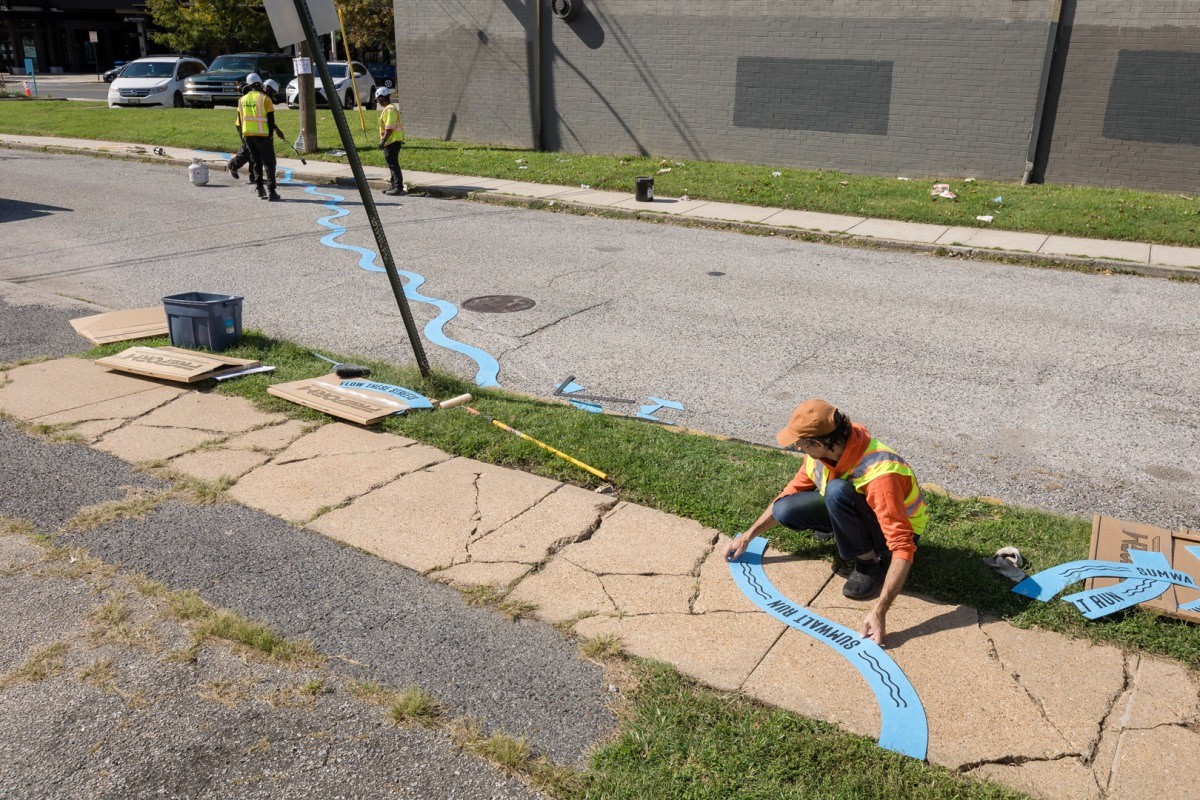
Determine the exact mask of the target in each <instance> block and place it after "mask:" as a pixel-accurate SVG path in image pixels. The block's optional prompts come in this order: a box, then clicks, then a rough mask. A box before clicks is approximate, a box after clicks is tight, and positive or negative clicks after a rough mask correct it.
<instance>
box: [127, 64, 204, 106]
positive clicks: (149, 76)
mask: <svg viewBox="0 0 1200 800" xmlns="http://www.w3.org/2000/svg"><path fill="white" fill-rule="evenodd" d="M203 71H204V62H203V61H201V60H200V59H198V58H190V57H188V56H150V57H149V58H139V59H135V60H134V61H130V62H129V63H128V64H126V65H125V67H124V68H123V69H122V70H121V74H120V75H119V76H118V77H116V78H114V79H113V82H112V83H110V84H109V86H108V107H109V108H118V107H120V106H172V107H174V108H183V85H184V82H185V81H187V79H188V78H190V77H191V76H192V75H196V74H198V73H201V72H203Z"/></svg>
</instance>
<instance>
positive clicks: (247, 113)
mask: <svg viewBox="0 0 1200 800" xmlns="http://www.w3.org/2000/svg"><path fill="white" fill-rule="evenodd" d="M270 103H271V101H270V100H268V99H267V96H266V95H265V94H263V93H262V92H247V93H246V94H244V95H242V96H241V98H240V99H239V100H238V119H239V120H241V123H242V136H267V135H269V132H268V131H267V112H268V111H274V110H275V109H274V108H273V107H271V108H268V106H269V105H270Z"/></svg>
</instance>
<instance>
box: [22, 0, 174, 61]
mask: <svg viewBox="0 0 1200 800" xmlns="http://www.w3.org/2000/svg"><path fill="white" fill-rule="evenodd" d="M149 25H150V21H149V16H148V15H147V14H146V12H145V7H144V5H143V4H141V3H135V2H129V1H128V0H125V2H121V1H120V0H116V1H114V0H107V1H106V0H0V71H4V72H8V73H11V74H19V73H22V72H23V71H24V67H25V59H27V58H28V59H33V63H34V69H35V70H36V71H37V72H41V73H48V72H103V71H104V70H107V69H109V68H110V67H112V65H113V62H114V61H129V60H131V59H134V58H140V57H141V56H145V55H149V54H150V53H153V52H161V51H162V48H161V47H157V46H156V45H154V44H153V43H151V42H150V40H149V35H148V32H147V29H148V27H149Z"/></svg>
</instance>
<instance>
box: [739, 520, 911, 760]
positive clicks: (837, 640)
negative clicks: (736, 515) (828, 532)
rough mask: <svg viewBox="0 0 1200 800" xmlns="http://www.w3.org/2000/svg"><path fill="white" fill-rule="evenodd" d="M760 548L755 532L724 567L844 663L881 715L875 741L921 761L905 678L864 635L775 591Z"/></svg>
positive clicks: (751, 594)
mask: <svg viewBox="0 0 1200 800" xmlns="http://www.w3.org/2000/svg"><path fill="white" fill-rule="evenodd" d="M766 548H767V540H766V539H764V538H763V537H761V536H758V537H755V539H754V540H753V541H752V542H750V544H749V546H747V547H746V551H745V552H744V553H742V557H741V558H739V559H738V560H737V561H734V562H731V563H730V565H729V571H730V572H731V573H733V580H734V581H735V582H736V583H737V585H738V588H740V589H741V590H742V592H743V594H745V595H746V597H748V598H750V600H751V602H753V603H754V604H755V605H756V606H758V607H759V608H761V609H762V610H763V611H765V612H767V613H768V614H770V615H771V616H772V617H774V618H775V619H777V620H779V621H780V622H782V623H783V624H785V625H788V626H789V627H792V628H795V629H796V630H798V631H800V632H801V633H803V634H805V635H806V636H810V637H812V638H813V639H816V640H817V641H818V642H820V643H821V644H824V645H825V646H827V647H829V648H830V649H831V650H833V652H835V653H837V654H838V655H840V656H841V657H842V658H844V659H846V660H847V661H848V662H850V665H851V666H852V667H854V668H855V669H856V670H858V673H859V674H860V675H862V677H863V680H865V681H866V682H867V685H868V686H869V687H870V688H871V691H872V692H873V693H874V694H875V701H876V702H877V703H879V715H880V717H881V719H882V724H881V725H880V727H879V746H880V747H883V748H885V749H887V750H894V751H896V752H897V753H902V754H904V755H906V756H912V757H913V758H916V759H921V760H924V759H925V753H926V751H927V750H928V749H929V722H928V720H927V719H926V718H925V707H924V706H923V705H921V698H920V697H918V696H917V690H916V689H914V688H913V685H912V683H910V682H909V680H908V677H907V676H906V675H905V674H904V672H903V671H902V670H901V669H900V667H898V666H896V662H894V661H892V659H891V657H890V656H888V655H887V654H886V653H884V652H883V649H882V648H881V647H880V646H879V645H877V644H875V643H874V642H872V641H871V640H870V639H864V638H862V637H861V636H859V634H858V633H856V632H854V631H852V630H850V629H849V628H845V627H842V626H841V625H838V624H837V623H836V622H832V621H830V620H828V619H825V618H824V617H822V616H820V615H818V614H814V613H813V612H812V611H810V610H808V609H807V608H805V607H804V606H802V605H800V604H799V603H793V602H792V601H791V600H788V599H787V598H786V597H784V596H783V595H782V594H780V593H779V590H778V589H776V588H775V585H774V584H773V583H771V581H770V579H769V578H767V573H766V571H765V570H764V569H763V565H762V554H763V551H764V550H766Z"/></svg>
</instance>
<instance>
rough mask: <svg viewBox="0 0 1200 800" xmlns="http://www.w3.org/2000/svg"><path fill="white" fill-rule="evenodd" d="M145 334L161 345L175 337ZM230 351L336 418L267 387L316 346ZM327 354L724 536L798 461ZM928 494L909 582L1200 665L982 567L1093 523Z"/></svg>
mask: <svg viewBox="0 0 1200 800" xmlns="http://www.w3.org/2000/svg"><path fill="white" fill-rule="evenodd" d="M143 343H144V344H146V345H148V346H156V345H165V344H167V340H166V339H165V338H164V339H152V340H145V341H144V342H143ZM127 346H128V344H113V345H106V346H103V347H99V348H96V349H94V350H91V351H89V352H88V353H85V354H84V357H87V358H99V357H101V356H105V355H110V354H112V353H115V352H120V351H121V350H124V349H125V348H126V347H127ZM226 355H232V356H237V357H241V358H254V359H258V360H261V361H262V362H263V363H264V364H270V365H273V366H275V367H276V370H275V372H273V373H262V374H258V375H250V376H247V377H245V378H238V379H236V380H232V381H227V382H224V383H221V384H219V385H217V386H206V387H202V388H201V389H200V390H201V391H203V390H209V391H212V392H214V393H217V394H225V395H231V396H240V397H245V398H248V399H249V400H251V401H252V402H254V403H255V404H256V405H258V406H259V407H260V408H262V409H264V410H267V411H273V412H279V413H283V414H287V415H290V416H292V417H295V418H298V419H302V420H307V421H310V422H325V421H328V420H329V418H328V417H327V416H325V415H324V414H322V413H320V412H318V411H314V410H312V409H308V408H303V407H301V406H297V405H294V404H292V403H288V402H286V401H284V400H281V399H279V398H277V397H273V396H271V395H269V394H267V387H268V386H269V385H271V384H272V383H283V382H286V381H293V380H300V379H302V378H310V377H315V376H317V375H322V374H325V373H326V370H327V369H328V366H329V365H328V364H326V363H325V362H322V361H319V360H317V359H315V358H313V357H312V356H311V355H310V354H309V350H308V348H305V347H301V346H300V345H298V344H295V343H292V342H288V341H285V340H280V339H274V338H271V337H268V336H265V335H263V334H262V333H260V332H258V331H247V332H246V333H245V334H244V335H243V338H242V341H241V344H240V345H239V346H238V347H236V348H232V349H230V350H228V351H226ZM327 355H330V356H331V357H334V358H336V359H337V360H340V361H345V362H350V363H355V364H366V365H367V366H369V367H371V369H372V380H378V381H381V382H383V383H391V384H395V385H398V386H404V387H407V388H409V389H413V390H415V391H418V392H421V393H422V394H424V395H426V396H427V397H431V398H435V399H442V398H448V397H454V396H456V395H459V394H463V393H464V392H471V393H472V394H474V395H475V397H476V399H475V400H474V401H473V402H472V406H473V407H475V408H478V409H479V410H480V411H482V412H483V413H485V414H488V415H491V416H493V417H495V418H496V419H499V420H502V421H504V422H506V423H508V424H509V425H512V426H513V427H515V428H518V429H520V430H523V431H525V432H527V433H528V434H530V435H531V436H534V437H536V438H538V439H541V440H542V441H545V442H548V443H551V444H553V445H554V446H555V447H557V448H558V449H560V450H563V451H564V452H567V453H570V454H571V455H573V456H575V457H576V458H579V459H581V460H583V461H584V462H586V463H589V464H592V465H594V466H597V467H598V468H600V469H602V470H604V471H605V472H607V473H609V477H610V480H611V481H612V483H613V484H614V486H615V487H616V491H617V494H618V496H619V497H620V498H621V499H623V500H627V501H629V502H632V503H638V504H641V505H645V506H649V507H651V508H657V509H660V510H662V511H666V512H669V513H672V514H676V515H679V516H681V517H687V518H689V519H694V520H697V521H698V522H700V523H701V524H703V525H706V526H708V527H711V528H716V529H717V530H719V531H721V532H723V533H726V534H736V533H738V532H739V531H742V530H745V529H746V528H747V527H748V526H749V525H750V524H751V523H752V522H753V521H754V520H755V519H756V518H757V517H758V515H759V513H760V512H761V511H762V509H763V508H765V507H766V505H767V503H769V502H770V501H771V500H772V499H773V498H774V497H775V495H776V494H777V493H778V491H779V489H780V488H781V487H782V486H783V485H784V484H785V483H787V481H788V480H789V479H791V477H792V476H793V475H794V474H795V472H796V470H797V469H798V468H799V466H800V462H799V460H798V459H797V458H796V457H795V456H793V455H791V454H789V453H785V452H783V451H781V450H776V449H769V448H764V447H758V446H754V445H750V444H746V443H742V442H736V441H724V440H721V439H718V438H714V437H709V436H703V435H694V434H686V433H680V432H676V431H673V430H671V429H670V428H669V427H666V426H660V425H655V424H652V423H646V422H641V421H638V420H633V419H625V418H620V417H613V416H607V415H600V414H588V413H585V412H582V411H578V410H576V409H574V408H571V407H570V406H567V405H564V404H559V403H551V402H547V401H541V400H538V399H535V398H529V397H524V396H521V395H516V394H513V393H510V392H505V391H503V390H495V389H480V388H479V387H477V386H474V385H473V384H471V383H468V382H466V381H464V380H461V379H459V378H456V377H454V376H452V375H448V374H445V373H440V372H435V373H434V374H433V376H432V377H431V378H429V379H425V378H423V377H421V375H420V373H419V372H418V371H417V369H416V368H415V367H404V366H395V365H390V364H386V363H383V362H379V361H374V360H371V359H364V358H361V357H359V356H356V355H354V354H327ZM379 427H381V428H382V429H383V430H387V431H391V432H393V433H397V434H401V435H403V436H407V437H409V438H412V439H415V440H417V441H419V442H423V443H426V444H430V445H433V446H435V447H438V448H440V449H442V450H444V451H445V452H448V453H451V454H453V455H457V456H462V457H464V458H473V459H477V460H479V461H483V462H487V463H490V464H497V465H500V466H505V467H512V468H514V469H521V470H525V471H527V472H532V473H534V474H537V475H542V476H544V477H548V478H553V479H555V480H560V481H564V482H568V483H573V484H576V485H579V486H583V487H585V488H596V487H597V486H599V485H600V481H599V480H598V479H596V478H593V477H592V476H591V475H589V474H588V473H586V472H584V471H582V470H580V469H577V468H575V467H573V466H571V465H570V464H567V463H566V462H564V461H561V460H559V459H557V458H555V457H554V456H552V455H550V454H548V453H546V452H545V451H543V450H541V449H540V448H538V447H536V446H535V445H532V444H529V443H528V442H524V441H522V440H520V439H517V438H516V437H513V436H509V435H507V434H505V433H503V432H501V431H498V430H496V429H495V428H494V427H492V426H491V425H489V424H486V423H485V422H483V421H481V420H479V419H478V418H476V417H472V416H470V415H469V414H467V412H466V411H464V410H462V409H448V410H445V411H433V412H415V413H410V414H406V415H404V416H400V417H390V418H388V419H386V420H384V421H383V422H382V423H381V424H380V426H379ZM918 475H920V468H919V465H918ZM927 495H928V497H927V499H928V502H929V507H930V515H931V521H930V525H929V528H928V529H927V530H926V532H925V534H924V536H922V538H921V546H920V553H919V555H918V556H917V559H916V562H915V563H914V566H913V570H912V573H911V574H910V576H909V580H908V585H907V589H908V590H909V591H912V592H919V593H921V594H925V595H928V596H931V597H933V598H935V599H938V600H942V601H945V602H950V603H958V604H962V605H967V606H971V607H974V608H976V609H979V611H981V612H983V613H984V614H986V615H991V616H995V617H1000V618H1004V619H1007V620H1009V621H1011V622H1013V623H1014V624H1016V625H1018V626H1021V627H1029V626H1033V625H1037V626H1040V627H1043V628H1046V629H1048V630H1054V631H1058V632H1060V633H1065V634H1068V635H1071V636H1074V637H1079V638H1085V639H1088V640H1091V641H1093V642H1097V643H1107V644H1112V645H1116V646H1119V647H1122V648H1126V649H1135V650H1141V651H1145V652H1150V653H1156V654H1159V655H1165V656H1169V657H1171V658H1176V659H1179V660H1180V661H1182V662H1184V663H1185V664H1187V665H1188V666H1189V667H1192V668H1200V630H1198V629H1197V628H1196V627H1195V626H1193V625H1191V624H1188V623H1186V622H1180V621H1178V620H1172V619H1169V618H1166V617H1162V616H1159V615H1156V614H1152V613H1150V612H1148V611H1144V610H1142V609H1140V608H1134V609H1131V610H1130V611H1128V612H1125V613H1122V614H1116V615H1113V616H1112V617H1109V618H1105V619H1102V620H1098V621H1095V622H1089V621H1087V620H1085V619H1083V618H1082V617H1081V616H1079V613H1078V612H1077V611H1076V610H1075V609H1074V608H1073V607H1071V606H1069V605H1067V604H1065V603H1062V602H1061V601H1054V602H1052V603H1040V602H1034V601H1030V600H1028V599H1026V598H1023V597H1020V596H1018V595H1016V594H1013V593H1012V591H1011V589H1012V584H1011V583H1010V582H1008V581H1007V580H1004V579H1002V578H1000V577H998V576H997V575H995V574H994V573H992V571H991V570H990V569H988V568H987V567H986V566H984V564H983V562H982V559H983V557H984V556H990V555H991V554H992V553H994V552H995V551H996V550H997V549H999V548H1000V547H1004V546H1009V545H1011V546H1015V547H1018V548H1020V550H1021V553H1022V554H1023V555H1024V556H1025V558H1026V559H1027V560H1028V561H1029V566H1028V567H1027V569H1026V571H1027V572H1029V573H1030V574H1032V573H1034V572H1037V571H1039V570H1043V569H1047V568H1049V567H1052V566H1054V565H1056V564H1061V563H1063V562H1065V561H1071V560H1073V559H1078V558H1086V557H1087V553H1088V544H1089V542H1090V539H1091V524H1090V522H1089V521H1088V520H1083V519H1079V518H1076V517H1068V516H1063V515H1060V514H1052V513H1049V512H1043V511H1036V510H1033V509H1026V508H1018V507H1013V506H1003V505H996V504H994V503H991V502H987V501H985V500H981V499H977V498H966V499H961V498H951V497H947V496H945V495H941V494H937V493H934V492H927ZM771 542H772V544H774V545H775V546H776V547H778V548H780V549H781V550H784V551H786V552H789V553H793V554H795V555H797V556H800V557H802V558H809V559H824V560H828V561H832V560H833V559H834V548H833V544H832V543H817V542H815V541H813V539H812V537H811V536H809V535H808V534H806V533H797V532H792V531H787V530H786V529H783V528H777V529H776V530H775V531H772V535H771Z"/></svg>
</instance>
